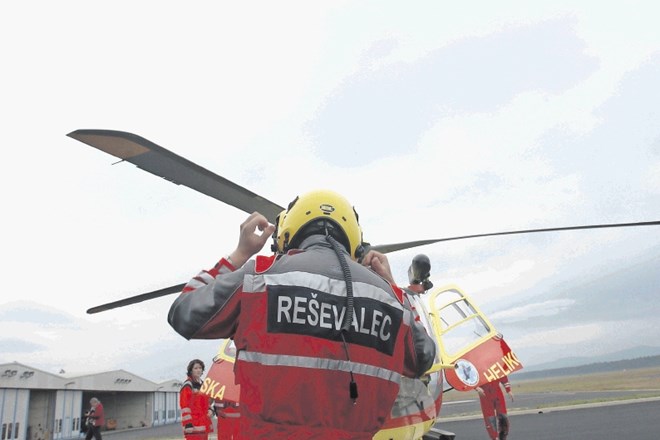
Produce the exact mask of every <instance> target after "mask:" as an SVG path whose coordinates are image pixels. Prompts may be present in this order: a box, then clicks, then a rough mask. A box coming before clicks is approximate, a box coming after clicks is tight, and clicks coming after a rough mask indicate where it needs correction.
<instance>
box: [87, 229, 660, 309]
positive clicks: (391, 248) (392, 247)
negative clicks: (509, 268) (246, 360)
mask: <svg viewBox="0 0 660 440" xmlns="http://www.w3.org/2000/svg"><path fill="white" fill-rule="evenodd" d="M659 225H660V220H658V221H650V222H636V223H608V224H600V225H581V226H563V227H558V228H540V229H523V230H518V231H505V232H490V233H486V234H473V235H461V236H456V237H447V238H437V239H431V240H417V241H408V242H405V243H393V244H384V245H375V246H372V245H369V244H366V243H365V244H366V246H365V247H366V250H367V251H369V250H375V251H378V252H382V253H384V254H385V253H389V252H396V251H400V250H404V249H410V248H414V247H417V246H424V245H427V244H433V243H438V242H441V241H452V240H463V239H467V238H478V237H491V236H495V235H514V234H530V233H535V232H553V231H571V230H578V229H602V228H625V227H634V226H659ZM184 286H185V283H183V284H177V285H176V286H171V287H166V288H164V289H159V290H154V291H153V292H148V293H143V294H141V295H136V296H131V297H129V298H124V299H121V300H118V301H113V302H110V303H107V304H102V305H100V306H96V307H92V308H91V309H88V310H87V313H89V314H93V313H99V312H104V311H106V310H112V309H116V308H118V307H124V306H127V305H130V304H135V303H139V302H142V301H147V300H150V299H155V298H160V297H161V296H165V295H170V294H172V293H179V292H181V290H183V287H184Z"/></svg>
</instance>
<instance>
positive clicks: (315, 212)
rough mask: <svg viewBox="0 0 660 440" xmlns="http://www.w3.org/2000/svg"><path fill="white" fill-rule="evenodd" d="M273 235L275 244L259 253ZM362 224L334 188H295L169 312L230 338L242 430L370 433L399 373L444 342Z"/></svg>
mask: <svg viewBox="0 0 660 440" xmlns="http://www.w3.org/2000/svg"><path fill="white" fill-rule="evenodd" d="M271 234H272V235H273V238H274V241H275V244H274V245H273V247H274V250H276V254H275V255H273V256H270V257H264V256H257V258H256V259H255V260H250V258H251V257H252V256H254V255H255V254H257V253H258V252H259V251H260V250H261V249H262V248H263V246H264V245H265V243H266V241H267V240H268V238H269V237H270V236H271ZM362 253H363V243H362V231H361V229H360V226H359V224H358V219H357V214H356V213H355V210H354V209H353V207H352V206H351V205H350V204H349V203H348V201H347V200H346V199H345V198H343V197H342V196H340V195H339V194H336V193H334V192H331V191H315V192H312V193H308V194H305V195H303V196H301V197H298V198H296V199H295V200H294V201H293V202H291V204H290V205H289V207H288V209H286V210H285V211H283V212H282V213H281V214H280V215H279V217H278V221H277V227H276V226H274V225H271V224H269V223H268V221H267V220H266V218H265V217H264V216H263V215H261V214H259V213H256V212H255V213H253V214H252V215H250V216H249V217H248V218H247V220H246V221H245V222H243V223H242V224H241V229H240V236H239V243H238V246H237V248H236V249H235V250H234V251H233V252H232V253H231V254H229V255H228V256H227V257H224V258H222V259H221V260H220V261H219V262H218V263H217V264H216V265H215V267H214V268H213V269H211V270H208V271H202V272H201V273H200V274H199V275H198V276H196V277H195V278H193V279H192V280H191V281H190V282H189V283H188V284H187V286H186V287H185V288H184V291H183V293H182V294H181V295H180V296H179V298H177V299H176V300H175V302H174V304H173V305H172V307H171V309H170V313H169V316H168V320H169V322H170V324H171V325H172V327H173V328H174V329H175V330H176V331H177V332H179V333H180V334H181V335H182V336H184V337H186V338H188V339H192V338H196V339H212V338H213V339H214V338H228V337H230V338H233V339H234V343H235V345H236V348H237V357H236V365H235V372H236V382H237V383H239V384H240V386H241V395H240V405H241V406H240V411H241V417H240V418H239V420H240V424H241V432H240V435H241V438H247V439H260V438H286V439H289V440H296V439H300V440H302V439H305V440H307V439H329V438H332V439H339V440H340V439H360V440H371V439H372V437H373V435H374V434H375V433H376V432H377V431H378V430H379V429H380V427H381V426H382V424H383V422H384V421H385V418H386V417H387V416H388V414H389V412H390V410H391V408H392V404H393V403H394V400H395V398H396V395H397V392H398V390H399V383H400V378H401V375H402V374H403V375H405V376H408V377H417V376H420V375H422V374H423V373H424V372H426V370H427V369H428V368H430V366H431V365H432V363H433V358H434V356H435V346H434V344H433V341H432V340H431V339H430V338H429V337H428V335H427V334H426V331H425V330H424V328H423V327H422V326H421V325H420V324H419V323H418V322H415V320H414V316H413V313H412V311H411V310H410V308H409V307H408V306H406V305H405V303H404V299H403V292H402V290H401V289H400V288H398V287H397V286H396V285H395V284H394V281H393V277H392V274H391V271H390V269H389V264H388V262H387V258H386V257H385V256H384V255H383V254H380V253H378V252H369V253H367V254H366V255H364V256H363V258H362V263H361V264H360V263H358V262H357V260H358V259H359V258H360V257H361V256H362Z"/></svg>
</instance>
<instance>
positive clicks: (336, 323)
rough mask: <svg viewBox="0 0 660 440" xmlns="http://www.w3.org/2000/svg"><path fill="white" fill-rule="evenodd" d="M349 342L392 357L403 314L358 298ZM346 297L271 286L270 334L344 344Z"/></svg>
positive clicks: (269, 296)
mask: <svg viewBox="0 0 660 440" xmlns="http://www.w3.org/2000/svg"><path fill="white" fill-rule="evenodd" d="M353 310H354V313H353V322H352V324H351V326H350V328H349V332H348V334H347V336H346V341H347V342H350V343H353V344H359V345H363V346H365V347H371V348H374V349H376V350H378V351H380V352H381V353H385V354H388V355H391V354H392V353H393V352H394V341H396V336H397V333H398V331H399V328H400V326H401V321H402V319H403V312H402V311H401V310H398V309H396V308H394V307H391V306H388V305H387V304H383V303H381V302H380V301H375V300H373V299H369V298H360V297H354V301H353ZM345 316H346V297H345V296H337V295H331V294H329V293H325V292H318V291H313V290H311V289H308V288H304V287H291V286H268V331H269V332H270V333H295V334H300V335H310V336H317V337H319V338H325V339H331V340H334V341H340V340H341V335H340V330H341V326H342V324H343V322H344V319H345Z"/></svg>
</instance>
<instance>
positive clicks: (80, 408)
mask: <svg viewBox="0 0 660 440" xmlns="http://www.w3.org/2000/svg"><path fill="white" fill-rule="evenodd" d="M180 388H181V381H178V380H168V381H165V382H162V383H155V382H151V381H149V380H146V379H143V378H141V377H139V376H136V375H134V374H132V373H129V372H127V371H124V370H115V371H108V372H103V373H98V374H90V375H84V376H76V377H64V376H60V375H56V374H51V373H48V372H45V371H41V370H38V369H36V368H32V367H29V366H27V365H23V364H20V363H18V362H13V363H9V364H0V429H1V431H0V440H8V439H12V440H13V439H21V440H23V439H29V440H33V439H34V440H46V439H48V440H50V439H53V440H54V439H74V438H75V439H78V438H80V433H81V432H82V430H83V424H84V422H85V418H84V413H85V412H86V411H87V410H89V400H90V399H91V398H92V397H96V398H98V399H99V400H100V401H101V403H102V404H103V408H104V411H105V417H106V426H105V429H106V430H112V429H118V430H119V429H131V428H141V427H145V426H157V425H164V424H168V423H176V422H180V421H181V414H180V411H179V405H178V398H179V397H178V396H179V389H180Z"/></svg>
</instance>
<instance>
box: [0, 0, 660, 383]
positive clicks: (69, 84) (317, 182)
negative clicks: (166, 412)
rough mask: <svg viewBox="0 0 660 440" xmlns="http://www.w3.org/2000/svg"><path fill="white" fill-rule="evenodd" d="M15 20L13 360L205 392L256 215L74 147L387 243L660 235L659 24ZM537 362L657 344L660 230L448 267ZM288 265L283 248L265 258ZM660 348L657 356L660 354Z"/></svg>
mask: <svg viewBox="0 0 660 440" xmlns="http://www.w3.org/2000/svg"><path fill="white" fill-rule="evenodd" d="M531 4H532V3H530V2H515V1H499V2H488V1H481V2H460V4H459V3H456V2H438V1H429V2H413V3H411V2H406V3H405V5H404V3H402V2H382V1H378V2H376V1H361V2H348V1H344V2H341V1H332V2H306V1H300V2H287V1H283V2H261V3H259V4H253V5H252V6H247V5H245V4H243V3H242V2H241V3H237V2H210V1H202V2H194V3H191V2H171V1H141V2H133V1H131V2H129V1H115V2H110V3H103V4H101V3H98V2H88V1H78V2H76V1H58V2H46V1H41V2H10V3H8V2H5V3H2V5H0V41H2V43H0V55H1V58H2V68H0V92H1V93H0V111H1V112H2V119H1V121H2V130H0V145H2V151H3V159H2V160H1V161H0V191H1V193H0V194H1V195H2V206H3V216H2V217H3V221H2V226H1V227H0V231H1V232H0V233H1V234H2V235H1V237H2V253H3V263H2V266H1V267H2V279H3V281H4V283H5V288H4V294H3V295H2V297H0V307H1V308H0V332H1V333H0V362H11V361H18V362H22V363H25V364H28V365H30V366H33V367H37V368H42V369H44V370H47V371H51V372H59V371H60V370H61V369H64V370H65V371H67V372H75V371H78V372H89V371H100V370H108V369H125V370H128V371H131V372H133V373H135V374H138V375H141V376H143V377H145V378H148V379H152V380H161V379H162V380H164V379H169V378H171V377H172V376H175V377H176V376H179V375H182V374H183V373H184V369H185V365H186V364H187V362H188V361H189V360H190V359H191V358H192V357H200V358H203V359H208V360H209V361H210V359H211V358H212V357H213V355H214V353H215V350H216V347H217V343H216V342H213V341H204V342H199V341H197V342H187V341H185V340H184V339H183V338H181V337H180V336H178V335H177V334H176V333H175V332H174V331H173V330H172V329H171V328H170V327H169V325H168V324H167V321H166V314H167V310H168V309H169V306H170V304H171V302H172V300H173V299H174V297H173V296H170V297H166V298H161V299H158V300H154V301H150V302H148V303H142V304H139V305H134V306H131V307H127V308H124V309H118V310H114V311H109V312H105V313H101V314H97V315H86V314H85V310H86V309H88V308H89V307H92V306H94V305H98V304H102V303H105V302H109V301H114V300H117V299H120V298H124V297H127V296H132V295H135V294H139V293H143V292H146V291H150V290H154V289H158V288H161V287H166V286H169V285H173V284H178V283H182V282H185V281H187V280H188V279H189V278H190V277H191V276H193V275H195V274H196V273H197V272H198V271H199V270H200V269H203V268H208V267H211V266H212V265H213V264H214V263H215V262H216V261H217V259H218V258H219V257H221V256H222V255H224V254H227V253H228V252H230V251H231V250H232V249H233V248H234V247H235V245H236V242H237V237H238V225H239V224H240V222H241V221H242V220H243V219H244V218H245V216H246V214H244V213H243V212H241V211H239V210H237V209H235V208H232V207H229V206H227V205H224V204H223V203H220V202H217V201H215V200H213V199H211V198H209V197H207V196H204V195H202V194H199V193H196V192H194V191H192V190H190V189H188V188H185V187H179V186H176V185H173V184H172V183H170V182H167V181H165V180H162V179H160V178H157V177H155V176H153V175H150V174H148V173H145V172H143V171H141V170H139V169H137V168H136V167H134V166H133V165H131V164H128V163H119V164H115V165H113V164H114V163H115V162H117V159H115V158H114V157H111V156H109V155H107V154H105V153H103V152H100V151H98V150H95V149H93V148H90V147H88V146H86V145H84V144H82V143H80V142H77V141H75V140H73V139H71V138H68V137H67V136H66V134H67V133H69V132H71V131H73V130H76V129H79V128H98V129H115V130H123V131H128V132H132V133H136V134H138V135H141V136H143V137H146V138H147V139H149V140H151V141H153V142H155V143H157V144H159V145H161V146H163V147H165V148H167V149H170V150H171V151H173V152H175V153H177V154H179V155H181V156H184V157H186V158H188V159H190V160H192V161H194V162H196V163H197V164H199V165H201V166H203V167H205V168H207V169H209V170H211V171H213V172H215V173H217V174H219V175H221V176H223V177H225V178H228V179H230V180H232V181H234V182H236V183H238V184H239V185H242V186H244V187H246V188H248V189H250V190H252V191H254V192H256V193H258V194H261V195H262V196H264V197H266V198H268V199H270V200H272V201H274V202H276V203H278V204H280V205H285V204H287V203H288V202H289V201H290V200H291V199H293V198H294V197H295V196H296V195H298V194H301V193H303V192H306V191H308V190H310V189H314V188H331V189H334V190H336V191H339V192H341V193H343V194H345V195H346V196H347V197H348V198H349V199H350V200H351V202H352V203H353V204H354V205H355V207H356V209H357V211H358V213H359V214H360V221H361V224H362V227H363V229H364V235H365V239H366V240H367V241H369V242H371V243H374V244H379V243H381V244H382V243H392V242H398V241H408V240H418V239H426V238H440V237H447V236H457V235H465V234H475V233H483V232H492V231H502V230H510V229H527V228H543V227H552V226H568V225H580V224H590V223H617V222H638V221H650V220H660V83H659V78H660V26H658V23H657V17H658V16H659V13H660V7H658V6H656V2H653V1H647V2H644V1H637V2H627V3H626V4H625V5H624V4H623V3H620V4H621V6H618V7H617V6H612V5H609V4H603V3H602V2H595V1H593V2H579V1H552V2H549V1H548V2H534V3H533V4H534V6H533V7H532V6H530V5H531ZM419 252H424V253H426V254H428V255H429V256H430V257H431V260H432V265H433V268H432V279H433V281H434V283H435V284H436V286H440V285H443V284H456V285H458V286H460V287H461V288H462V289H463V290H465V291H466V292H467V293H468V294H470V295H471V296H472V297H473V298H474V300H475V301H476V302H477V304H478V305H479V306H480V307H481V308H482V309H483V310H484V311H486V312H487V313H488V315H489V316H490V317H491V320H492V321H493V323H494V325H495V326H496V327H497V328H498V330H500V331H501V332H502V333H503V334H504V336H505V338H506V339H507V341H508V342H509V345H510V346H511V347H512V348H513V349H514V351H515V352H516V353H517V354H518V357H520V358H521V360H522V361H523V364H525V365H527V366H533V365H535V364H542V363H545V362H549V361H552V360H555V359H559V358H564V357H571V356H599V355H602V354H606V353H609V352H615V351H618V350H623V349H628V348H632V347H635V346H639V345H646V346H656V347H658V346H660V344H659V343H658V342H657V341H658V340H659V337H660V328H659V326H658V325H657V316H658V312H660V306H659V305H658V303H659V302H660V301H659V300H658V293H660V292H658V287H657V286H658V285H660V275H659V274H658V272H659V271H658V267H660V227H645V228H636V229H627V230H623V229H615V230H597V231H576V232H567V233H546V234H537V235H534V236H517V237H497V238H488V239H473V240H463V241H456V242H448V243H439V244H435V245H431V246H426V247H424V248H419V249H413V250H409V251H401V252H397V253H393V254H390V261H391V263H392V266H393V269H394V272H395V277H396V279H397V280H398V281H399V282H400V283H401V284H405V283H406V281H407V276H406V270H407V267H408V264H409V262H410V260H411V258H412V257H413V256H414V255H415V254H416V253H419ZM264 253H268V249H265V250H264ZM659 350H660V349H659Z"/></svg>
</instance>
